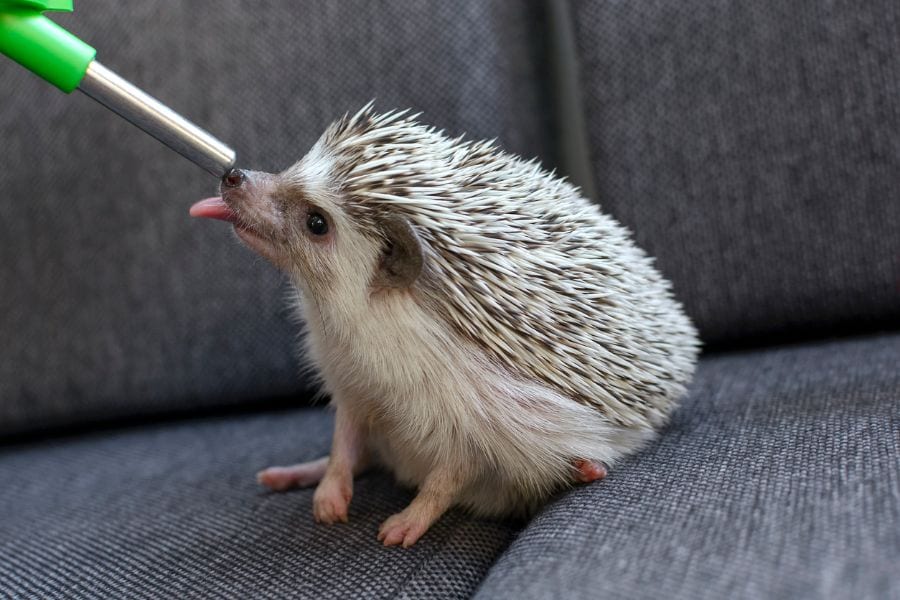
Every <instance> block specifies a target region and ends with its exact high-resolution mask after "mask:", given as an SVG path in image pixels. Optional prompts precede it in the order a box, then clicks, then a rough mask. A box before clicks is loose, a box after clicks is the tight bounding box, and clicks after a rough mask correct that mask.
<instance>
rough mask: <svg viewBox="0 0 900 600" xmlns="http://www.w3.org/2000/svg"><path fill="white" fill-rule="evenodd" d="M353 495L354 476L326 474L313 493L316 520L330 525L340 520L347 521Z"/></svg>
mask: <svg viewBox="0 0 900 600" xmlns="http://www.w3.org/2000/svg"><path fill="white" fill-rule="evenodd" d="M352 496H353V479H352V478H350V477H340V476H336V475H325V479H323V480H322V482H321V483H320V484H319V487H317V488H316V493H315V494H314V495H313V516H314V517H315V519H316V522H317V523H326V524H328V525H331V524H332V523H336V522H338V521H340V522H341V523H346V522H347V511H348V509H349V508H350V498H351V497H352Z"/></svg>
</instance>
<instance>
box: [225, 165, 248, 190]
mask: <svg viewBox="0 0 900 600" xmlns="http://www.w3.org/2000/svg"><path fill="white" fill-rule="evenodd" d="M242 183H244V172H243V171H241V170H240V169H229V170H228V172H227V173H225V175H223V176H222V185H224V186H225V187H230V188H236V187H241V184H242Z"/></svg>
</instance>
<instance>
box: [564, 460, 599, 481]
mask: <svg viewBox="0 0 900 600" xmlns="http://www.w3.org/2000/svg"><path fill="white" fill-rule="evenodd" d="M572 466H573V467H575V481H578V482H580V483H590V482H592V481H599V480H600V479H603V478H604V477H606V465H604V464H603V463H602V462H599V461H593V460H584V459H578V460H575V461H572Z"/></svg>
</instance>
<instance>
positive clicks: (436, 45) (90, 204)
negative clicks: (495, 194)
mask: <svg viewBox="0 0 900 600" xmlns="http://www.w3.org/2000/svg"><path fill="white" fill-rule="evenodd" d="M120 4H121V3H120V2H116V1H113V0H102V1H101V0H95V1H92V2H81V3H78V5H77V7H76V12H75V13H74V14H73V15H53V18H54V19H55V20H56V21H57V22H59V23H61V24H63V25H65V26H67V27H69V28H70V29H71V30H72V31H73V32H75V33H76V34H78V35H80V36H81V37H82V38H83V39H85V40H86V41H88V42H90V43H91V44H92V45H94V46H95V47H96V48H97V49H98V52H99V54H98V58H99V59H100V60H101V61H102V62H104V64H106V65H107V66H108V67H110V68H112V69H113V70H115V71H117V72H118V73H120V74H121V75H122V76H124V77H126V78H128V79H130V80H132V81H133V82H135V83H136V84H137V85H139V86H141V87H143V88H144V89H146V90H147V91H148V92H150V93H152V94H153V95H155V96H157V97H159V98H160V99H161V100H163V101H164V102H166V103H168V104H169V105H170V106H172V107H173V108H175V109H176V110H179V111H181V112H183V113H184V114H185V115H186V116H188V117H189V118H192V119H193V120H195V121H196V122H198V123H199V124H201V125H202V126H205V127H207V128H208V129H209V130H210V131H212V132H213V133H214V134H215V135H217V136H219V137H221V138H222V139H223V140H225V141H227V142H229V143H230V144H232V145H233V146H234V147H235V148H236V149H237V150H238V152H239V161H240V164H241V165H244V166H247V167H252V168H257V169H265V170H280V169H281V168H284V167H286V166H288V165H290V164H291V163H293V162H294V161H295V160H297V159H298V158H300V157H301V156H302V155H303V154H304V153H305V152H306V150H307V149H308V148H309V146H310V145H311V144H312V143H313V142H314V141H315V139H316V138H317V137H318V135H319V134H320V133H321V132H322V130H323V129H324V128H325V126H326V125H327V124H328V123H329V122H330V121H331V120H332V119H334V118H337V117H339V116H340V115H341V114H342V113H344V112H346V111H355V110H358V109H359V108H360V107H361V106H363V105H364V104H365V103H366V102H368V101H369V100H370V99H372V98H373V97H374V98H375V99H376V107H377V108H380V109H384V110H389V109H393V108H396V107H410V108H412V109H413V110H415V111H423V112H424V115H423V118H424V119H427V120H428V121H429V122H431V123H433V124H435V125H437V126H440V127H443V128H446V129H447V130H448V131H450V132H452V133H454V134H461V133H468V134H469V135H471V136H473V137H487V138H493V137H496V138H498V139H500V140H502V142H503V144H504V146H506V147H507V148H509V149H510V150H513V151H515V152H519V153H522V154H524V155H526V156H536V155H537V156H541V157H542V158H544V159H546V158H547V148H548V144H547V131H548V127H549V124H548V117H547V115H549V112H550V111H549V110H547V109H546V95H545V90H544V89H543V88H542V86H541V81H542V79H543V75H542V72H541V71H542V69H543V68H544V65H543V64H542V63H541V58H540V56H541V54H540V48H538V49H537V50H535V46H534V45H533V44H534V40H535V35H534V32H533V29H534V28H535V27H536V26H537V23H539V21H540V16H539V11H540V10H541V7H540V3H538V2H524V3H519V2H517V3H509V4H507V3H492V4H488V3H483V2H481V0H467V1H465V2H454V3H409V2H399V1H397V2H387V3H372V2H367V1H356V2H341V3H330V2H329V3H323V2H302V3H301V2H296V1H294V0H283V1H277V2H268V3H265V5H264V6H259V7H257V6H253V7H249V6H248V5H247V4H246V3H238V2H228V3H222V2H215V1H213V0H203V1H199V0H182V1H178V2H172V1H168V2H133V3H130V4H129V6H128V7H127V8H125V7H122V6H120ZM0 81H2V82H3V85H2V87H0V140H2V141H0V143H2V152H0V190H2V201H0V257H2V260H0V342H2V343H0V435H2V434H4V433H9V432H11V431H17V430H24V429H35V428H41V427H49V426H55V425H60V424H63V423H70V422H72V421H75V420H94V419H105V418H111V417H117V416H123V415H141V414H151V413H158V412H162V411H170V410H173V409H178V408H197V407H203V406H211V405H220V404H229V403H235V402H239V401H246V400H252V399H264V398H267V397H276V396H281V397H283V396H290V395H293V394H296V395H298V396H299V395H303V393H304V388H305V386H304V384H303V382H302V381H301V379H300V377H299V375H298V372H297V368H296V366H295V365H296V360H295V358H296V349H295V345H296V344H295V341H296V336H297V333H298V331H297V327H296V326H295V325H294V324H292V323H291V322H289V314H288V308H287V302H286V296H287V294H286V293H285V287H284V284H283V282H282V281H281V278H280V276H279V275H278V274H277V273H276V272H275V271H274V270H273V269H272V268H270V267H269V266H268V265H267V264H265V263H264V262H263V261H262V260H261V259H257V258H255V257H254V256H253V255H251V254H250V253H249V252H248V251H247V250H245V249H243V248H241V247H239V245H238V244H237V242H236V241H235V240H234V239H233V234H232V233H231V231H230V228H229V227H227V226H226V225H225V224H220V223H212V222H208V221H203V222H194V221H191V219H190V218H189V217H188V215H187V209H188V207H189V206H190V204H191V203H192V202H193V201H195V200H198V199H200V198H202V197H204V196H208V195H212V194H213V193H214V192H215V190H216V188H217V185H218V182H217V181H215V180H214V179H213V178H210V177H209V176H208V175H206V174H205V173H203V172H202V171H201V170H199V169H198V168H196V167H194V166H193V165H191V164H190V163H188V162H187V161H185V160H184V159H182V158H180V157H179V156H177V155H175V154H174V153H172V152H171V151H169V150H168V149H166V148H164V147H162V146H161V145H160V144H158V143H157V142H156V141H155V140H153V139H151V138H149V137H148V136H146V135H145V134H143V133H141V132H140V131H138V130H136V129H135V128H133V127H132V126H131V125H129V124H127V123H125V122H124V121H122V120H120V119H119V118H118V117H115V116H114V115H112V114H110V113H108V112H107V111H106V110H105V109H103V108H101V107H100V106H98V105H96V104H95V103H93V102H92V101H91V100H89V99H87V98H85V97H82V96H81V95H80V94H77V93H76V94H73V95H72V96H71V97H66V96H64V95H63V94H61V93H60V92H58V91H56V90H54V89H53V88H51V87H50V86H49V85H48V84H45V83H44V82H42V81H39V80H38V79H37V78H36V77H34V76H32V75H30V74H28V73H26V72H25V71H24V70H23V69H21V68H20V67H18V66H17V65H14V64H13V63H11V62H10V61H8V60H7V59H5V58H2V60H0Z"/></svg>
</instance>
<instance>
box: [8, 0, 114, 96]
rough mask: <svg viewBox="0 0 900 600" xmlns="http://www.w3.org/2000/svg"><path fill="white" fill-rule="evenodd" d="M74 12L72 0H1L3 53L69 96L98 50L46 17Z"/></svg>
mask: <svg viewBox="0 0 900 600" xmlns="http://www.w3.org/2000/svg"><path fill="white" fill-rule="evenodd" d="M47 10H55V11H66V12H71V11H72V0H0V52H2V53H3V54H5V55H7V56H8V57H10V58H11V59H13V60H14V61H16V62H17V63H19V64H20V65H22V66H23V67H25V68H26V69H28V70H29V71H31V72H33V73H34V74H35V75H37V76H39V77H42V78H43V79H46V80H47V81H49V82H50V83H52V84H53V85H55V86H56V87H58V88H59V89H61V90H62V91H64V92H66V93H69V92H71V91H72V90H74V89H75V88H77V87H78V84H79V83H81V80H82V79H83V78H84V74H85V72H86V71H87V68H88V65H90V64H91V62H92V61H93V60H94V57H95V56H96V55H97V51H96V50H94V49H93V48H92V47H90V46H89V45H87V44H85V43H84V42H82V41H81V40H79V39H78V38H77V37H75V36H74V35H72V34H71V33H69V32H68V31H66V30H65V29H63V28H62V27H60V26H59V25H57V24H56V23H54V22H53V21H51V20H50V19H48V18H47V17H45V16H44V15H43V14H42V13H43V12H44V11H47Z"/></svg>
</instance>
